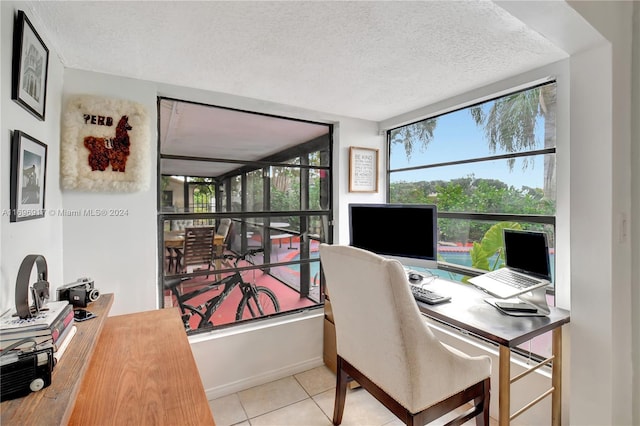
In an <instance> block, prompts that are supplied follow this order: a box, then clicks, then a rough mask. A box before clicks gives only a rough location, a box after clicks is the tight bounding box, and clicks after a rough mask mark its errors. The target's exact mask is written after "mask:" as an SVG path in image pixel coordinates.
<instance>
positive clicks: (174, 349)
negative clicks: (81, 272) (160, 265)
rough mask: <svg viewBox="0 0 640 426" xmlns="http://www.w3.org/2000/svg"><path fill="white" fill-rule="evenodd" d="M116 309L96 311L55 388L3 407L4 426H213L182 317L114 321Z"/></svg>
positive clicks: (168, 312)
mask: <svg viewBox="0 0 640 426" xmlns="http://www.w3.org/2000/svg"><path fill="white" fill-rule="evenodd" d="M112 303H113V295H112V294H104V295H102V296H101V297H100V298H99V299H98V300H97V301H96V302H94V303H93V304H91V306H90V307H89V308H88V309H89V310H90V311H92V312H94V313H95V314H97V316H98V317H97V318H96V319H92V320H90V321H85V322H81V323H76V326H77V327H78V332H77V333H76V335H75V336H74V338H73V340H72V341H71V344H70V345H69V347H68V348H67V351H66V352H65V353H64V355H63V357H62V359H61V360H60V362H59V363H58V364H57V365H56V367H55V368H54V370H53V374H52V378H51V381H52V383H51V385H50V386H49V387H47V388H45V389H43V390H42V391H40V392H34V393H31V394H30V395H28V396H26V397H23V398H19V399H14V400H11V401H5V402H3V403H2V404H0V409H1V414H0V423H2V424H3V425H20V426H22V425H42V424H51V425H53V424H55V425H59V424H60V425H64V424H72V425H98V424H100V425H104V424H113V425H120V424H153V425H162V424H167V425H174V424H203V425H214V422H213V416H212V414H211V410H210V408H209V404H208V401H207V398H206V395H205V392H204V387H203V386H202V382H201V380H200V375H199V373H198V370H197V367H196V364H195V360H194V358H193V354H192V352H191V347H190V346H189V342H188V340H187V336H186V333H185V331H184V326H183V325H182V321H181V320H180V315H179V312H178V310H177V309H174V308H172V309H162V310H155V311H149V312H141V313H136V314H130V315H121V316H114V317H107V315H108V312H109V309H110V307H111V304H112ZM169 342H170V344H169Z"/></svg>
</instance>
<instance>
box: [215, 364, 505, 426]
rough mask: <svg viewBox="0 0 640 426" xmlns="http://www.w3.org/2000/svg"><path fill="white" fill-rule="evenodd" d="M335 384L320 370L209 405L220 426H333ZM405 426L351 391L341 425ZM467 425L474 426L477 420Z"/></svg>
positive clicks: (363, 394)
mask: <svg viewBox="0 0 640 426" xmlns="http://www.w3.org/2000/svg"><path fill="white" fill-rule="evenodd" d="M335 380H336V378H335V375H334V374H333V373H332V372H331V370H329V369H328V368H327V367H325V366H320V367H316V368H313V369H311V370H308V371H305V372H302V373H299V374H295V375H293V376H289V377H285V378H283V379H280V380H276V381H273V382H270V383H266V384H264V385H260V386H256V387H254V388H251V389H247V390H244V391H241V392H237V393H234V394H231V395H227V396H224V397H221V398H218V399H215V400H212V401H209V405H210V406H211V410H212V412H213V417H214V420H215V422H216V425H217V426H231V425H238V426H249V425H251V426H294V425H295V426H330V425H331V417H332V414H333V399H334V392H335ZM442 423H445V421H444V420H442V422H437V423H433V424H436V425H437V424H442ZM402 424H403V423H402V422H400V421H399V420H398V419H397V418H396V417H395V416H394V415H393V414H391V412H390V411H389V410H387V409H386V408H385V407H384V406H383V405H382V404H380V403H379V402H378V401H377V400H376V399H375V398H373V397H372V396H371V395H369V393H367V392H366V391H364V390H363V389H352V390H348V392H347V402H346V406H345V410H344V415H343V419H342V425H344V426H400V425H402ZM494 424H495V425H497V422H494V420H493V419H491V425H492V426H493V425H494ZM465 425H475V420H471V421H470V422H467V423H465Z"/></svg>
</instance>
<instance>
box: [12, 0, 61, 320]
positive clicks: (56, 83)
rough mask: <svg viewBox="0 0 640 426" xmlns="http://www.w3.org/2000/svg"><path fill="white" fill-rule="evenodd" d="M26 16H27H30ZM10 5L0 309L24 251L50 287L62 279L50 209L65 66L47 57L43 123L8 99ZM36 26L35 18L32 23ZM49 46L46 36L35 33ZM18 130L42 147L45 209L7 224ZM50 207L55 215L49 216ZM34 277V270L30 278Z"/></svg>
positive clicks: (54, 198)
mask: <svg viewBox="0 0 640 426" xmlns="http://www.w3.org/2000/svg"><path fill="white" fill-rule="evenodd" d="M30 18H31V17H30ZM13 20H14V7H13V3H11V2H0V23H1V25H0V35H1V37H0V51H1V52H2V55H0V94H1V96H0V107H1V113H0V173H1V174H0V182H1V183H2V190H0V194H1V196H0V209H1V215H0V231H1V234H0V235H1V238H0V255H1V256H0V311H2V312H4V310H5V309H8V308H11V307H14V306H15V303H14V295H15V293H14V290H15V285H16V276H17V275H18V269H19V267H20V264H21V262H22V260H23V259H24V257H25V256H26V255H28V254H42V255H44V257H45V258H46V259H47V263H48V279H49V281H50V283H51V285H52V286H53V287H55V286H57V285H59V284H60V283H62V281H63V269H62V258H63V256H62V238H63V232H62V218H61V217H59V216H57V215H56V214H55V212H56V211H57V210H58V209H60V208H62V205H63V204H62V194H61V192H60V185H59V183H58V182H59V181H58V176H59V174H60V173H59V171H60V167H59V164H60V156H59V146H60V142H59V135H60V96H61V93H62V85H63V74H64V68H63V67H62V64H61V63H60V61H59V60H58V57H57V56H56V54H55V52H51V53H50V55H49V77H48V86H47V99H46V107H45V121H40V120H38V119H37V118H35V117H34V116H33V115H31V114H30V113H29V112H27V111H26V110H25V109H23V108H22V107H21V106H20V105H18V104H17V103H16V102H14V101H13V100H11V63H12V56H11V52H12V44H11V42H12V40H13ZM32 23H33V24H34V26H36V28H37V22H33V21H32ZM40 36H41V37H42V38H43V41H44V42H45V44H47V45H49V47H50V46H51V43H50V42H49V39H48V38H47V36H46V34H40ZM14 130H21V131H23V132H26V133H27V134H29V135H30V136H32V137H34V138H36V139H37V140H39V141H40V142H42V143H44V144H46V145H47V173H46V184H45V185H46V186H45V208H46V209H47V214H46V215H45V217H44V218H42V219H32V220H28V221H22V222H15V223H10V222H9V214H8V212H9V206H10V203H9V182H10V180H9V173H10V164H11V162H10V160H11V132H13V131H14ZM50 210H53V212H54V214H49V211H50ZM32 277H33V278H34V279H35V273H34V274H33V276H32Z"/></svg>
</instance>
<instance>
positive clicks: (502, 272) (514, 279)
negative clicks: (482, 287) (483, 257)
mask: <svg viewBox="0 0 640 426" xmlns="http://www.w3.org/2000/svg"><path fill="white" fill-rule="evenodd" d="M491 277H492V278H494V279H495V280H497V281H500V282H501V283H504V284H507V285H510V286H511V287H515V288H518V289H525V288H529V287H531V286H534V285H537V284H539V283H540V280H539V279H537V278H532V277H528V276H525V275H520V274H515V273H513V271H510V270H508V269H505V268H502V269H497V270H495V271H493V272H492V274H491Z"/></svg>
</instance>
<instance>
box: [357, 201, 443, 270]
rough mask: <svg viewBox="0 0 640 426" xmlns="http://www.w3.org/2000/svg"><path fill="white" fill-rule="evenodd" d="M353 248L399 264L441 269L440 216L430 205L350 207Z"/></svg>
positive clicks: (359, 205)
mask: <svg viewBox="0 0 640 426" xmlns="http://www.w3.org/2000/svg"><path fill="white" fill-rule="evenodd" d="M349 238H350V245H352V246H353V247H358V248H361V249H364V250H368V251H371V252H373V253H376V254H378V255H380V256H384V257H386V258H390V259H396V260H399V261H400V262H401V263H402V264H403V265H405V266H414V267H423V268H432V269H435V268H437V267H438V263H437V255H438V212H437V209H436V206H434V205H430V204H349Z"/></svg>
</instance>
